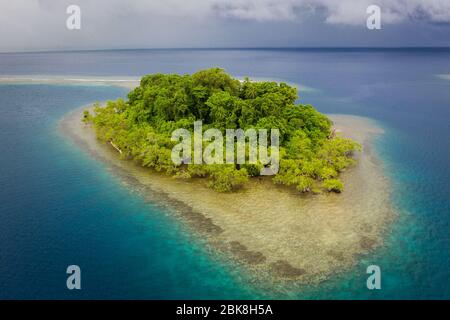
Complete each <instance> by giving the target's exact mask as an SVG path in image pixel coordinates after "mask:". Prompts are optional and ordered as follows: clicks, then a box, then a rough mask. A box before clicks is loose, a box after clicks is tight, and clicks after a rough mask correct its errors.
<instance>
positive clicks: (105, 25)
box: [0, 0, 450, 51]
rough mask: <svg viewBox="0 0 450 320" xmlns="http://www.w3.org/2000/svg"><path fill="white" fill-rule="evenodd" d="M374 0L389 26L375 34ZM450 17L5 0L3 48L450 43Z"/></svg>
mask: <svg viewBox="0 0 450 320" xmlns="http://www.w3.org/2000/svg"><path fill="white" fill-rule="evenodd" d="M373 2H375V3H376V4H377V5H379V6H380V7H381V10H382V24H383V28H384V29H383V32H379V33H370V34H368V33H365V32H367V30H365V19H366V18H367V14H366V8H367V6H368V5H370V4H372V3H373ZM71 4H77V5H79V6H80V7H81V11H82V30H80V31H68V30H67V29H66V28H65V20H66V18H67V14H66V8H67V6H68V5H71ZM449 23H450V0H397V1H393V0H377V1H373V0H340V1H338V0H316V1H312V0H209V1H208V0H127V1H123V0H14V1H11V0H0V51H6V50H34V49H75V48H77V49H78V48H79V49H91V48H112V47H114V48H126V47H141V48H142V47H221V46H222V47H224V46H320V45H332V46H339V45H343V46H345V45H409V44H413V45H421V44H422V43H423V44H424V45H449V44H450V42H449V36H448V31H449V25H448V24H449ZM417 24H419V25H418V26H417ZM439 24H444V25H442V26H436V25H439ZM445 24H447V25H445ZM385 26H390V27H389V28H387V29H386V28H385ZM418 27H420V28H421V32H419V33H417V32H415V33H414V32H411V30H412V29H414V28H418ZM385 30H388V31H385Z"/></svg>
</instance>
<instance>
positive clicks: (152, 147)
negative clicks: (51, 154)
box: [84, 68, 360, 192]
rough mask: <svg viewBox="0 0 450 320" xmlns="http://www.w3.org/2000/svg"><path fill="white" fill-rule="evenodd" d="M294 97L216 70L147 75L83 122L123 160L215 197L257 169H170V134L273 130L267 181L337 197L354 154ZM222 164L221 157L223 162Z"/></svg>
mask: <svg viewBox="0 0 450 320" xmlns="http://www.w3.org/2000/svg"><path fill="white" fill-rule="evenodd" d="M297 98H298V94H297V89H296V88H295V87H292V86H289V85H287V84H286V83H276V82H269V81H261V82H254V81H250V80H249V79H245V80H244V81H239V80H237V79H233V78H232V77H231V76H230V75H228V74H227V73H226V72H225V71H224V70H222V69H219V68H213V69H207V70H201V71H199V72H196V73H194V74H192V75H177V74H151V75H147V76H144V77H143V78H142V79H141V82H140V86H139V87H137V88H135V89H134V90H132V91H131V92H130V93H129V94H128V99H127V100H126V101H125V100H123V99H118V100H117V101H110V102H108V103H107V104H106V106H103V107H102V106H99V105H97V106H96V107H95V109H94V114H90V113H89V112H88V111H86V112H85V119H84V120H85V121H86V122H89V123H92V124H93V126H94V127H95V130H96V134H97V137H98V138H99V139H100V140H102V141H105V142H110V143H111V144H112V145H114V146H115V148H117V149H118V150H120V151H121V153H122V156H124V157H127V158H131V159H134V160H136V161H138V162H139V163H140V164H141V165H142V166H144V167H149V168H152V169H154V170H156V171H162V172H165V173H167V174H169V175H173V176H174V177H177V178H186V179H188V178H193V177H202V178H205V179H207V180H208V184H209V186H210V187H212V188H213V189H215V190H217V191H232V190H234V189H236V188H238V187H240V186H242V185H243V184H245V182H247V181H248V179H249V178H251V177H254V176H258V175H259V173H260V169H261V166H262V164H260V163H256V164H249V163H246V164H243V165H235V164H213V165H210V164H179V165H177V164H175V163H174V162H173V161H172V159H171V152H172V148H173V147H174V146H175V145H176V144H177V142H176V141H172V140H171V135H172V132H173V131H174V130H176V129H179V128H184V129H188V130H190V131H193V129H194V128H193V124H194V121H196V120H202V121H203V130H207V129H208V128H217V129H219V130H221V131H223V132H225V130H226V129H237V128H241V129H243V130H247V129H252V128H253V129H260V128H266V129H269V130H270V129H271V128H275V129H278V130H279V132H280V152H279V157H280V160H279V161H280V166H279V171H278V173H277V174H276V175H275V176H273V178H272V180H273V182H274V183H276V184H283V185H287V186H295V187H296V188H297V190H298V191H300V192H321V191H322V190H327V191H334V192H341V191H342V190H343V184H342V183H341V181H340V180H339V177H338V176H339V173H340V172H341V171H343V170H344V169H345V168H347V167H348V166H349V165H351V164H353V163H354V159H353V158H352V154H353V151H355V150H359V149H360V146H359V145H358V144H357V143H356V142H354V141H352V140H350V139H345V138H342V137H339V136H336V135H335V134H334V132H333V130H332V122H331V121H330V120H329V119H328V118H327V117H326V116H325V115H323V114H321V113H319V112H318V111H316V110H315V109H314V108H313V107H312V106H310V105H302V104H296V100H297ZM223 156H224V157H225V154H224V155H223Z"/></svg>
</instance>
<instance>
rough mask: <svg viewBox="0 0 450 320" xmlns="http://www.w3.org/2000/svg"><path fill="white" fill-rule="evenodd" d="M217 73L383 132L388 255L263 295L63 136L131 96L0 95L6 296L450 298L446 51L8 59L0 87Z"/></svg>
mask: <svg viewBox="0 0 450 320" xmlns="http://www.w3.org/2000/svg"><path fill="white" fill-rule="evenodd" d="M215 66H218V67H222V68H225V69H226V70H227V71H228V72H229V73H231V74H232V75H234V76H236V77H244V76H250V77H252V78H257V79H273V80H277V81H285V82H288V83H291V84H295V85H297V86H298V87H299V89H300V102H302V103H310V104H313V105H314V106H315V107H316V108H317V109H318V110H319V111H321V112H325V113H343V114H355V115H361V116H365V117H369V118H371V119H373V120H375V121H376V122H377V124H378V125H380V126H382V127H383V128H384V129H385V131H386V134H385V135H383V136H382V137H380V138H378V139H377V141H376V149H377V152H378V154H379V155H380V158H381V159H382V161H381V165H383V167H384V170H385V172H386V175H387V176H388V177H389V178H390V180H391V182H392V188H393V190H392V202H393V205H394V207H395V208H396V210H397V211H398V213H399V217H398V219H397V220H396V221H395V223H394V224H393V225H391V227H390V228H389V230H388V231H387V233H386V243H385V245H384V246H383V247H382V248H380V249H378V250H376V251H375V252H373V253H371V254H369V255H366V256H363V257H361V261H360V263H359V264H358V265H357V266H355V267H354V268H352V269H351V270H348V271H347V272H345V273H342V274H337V275H336V276H333V277H331V278H330V279H329V280H327V281H325V282H323V283H321V284H320V285H318V286H313V287H304V289H302V290H301V291H299V292H289V293H286V294H280V293H277V294H275V293H274V292H271V290H267V288H266V289H265V290H261V289H259V288H257V287H254V286H252V285H251V284H249V283H246V281H245V279H243V278H242V277H240V272H239V270H236V269H235V268H234V267H233V266H231V265H228V264H226V263H225V262H223V261H217V259H213V258H212V257H211V255H210V254H209V253H208V252H207V249H206V248H205V246H204V244H202V242H201V239H195V238H193V237H192V236H191V235H190V234H189V232H187V231H186V230H185V229H184V228H183V226H181V225H180V224H179V223H178V222H177V221H175V219H173V218H172V217H171V215H170V213H169V212H167V210H166V209H164V208H163V207H161V206H159V205H158V204H156V203H149V202H146V201H144V199H142V198H141V197H140V195H139V194H138V193H135V192H133V191H132V190H130V189H129V188H127V187H126V186H125V185H123V183H122V182H121V181H120V179H119V178H117V177H115V176H114V174H113V173H111V172H109V171H108V170H107V169H106V168H105V167H104V166H103V165H102V164H101V163H99V162H97V161H96V160H95V159H92V158H91V157H90V156H89V155H88V154H86V153H85V152H84V151H83V150H81V149H80V148H78V147H77V146H76V145H75V144H74V143H72V142H71V141H69V140H68V139H67V138H65V137H64V136H63V135H61V133H60V131H59V129H58V123H59V120H60V119H61V118H62V117H63V116H64V114H66V113H67V112H68V111H70V110H72V109H75V108H77V107H80V106H82V105H86V104H88V103H92V102H94V101H104V100H107V99H115V98H117V97H125V96H126V94H127V90H126V89H124V88H118V87H112V86H106V85H89V84H85V85H50V84H36V83H35V84H0V142H1V145H0V146H1V149H0V150H1V157H0V298H2V299H15V298H27V299H43V298H45V299H47V298H48V299H55V298H59V299H61V298H63V299H71V298H75V299H80V298H81V299H85V298H99V299H100V298H101V299H115V298H124V299H144V298H145V299H203V298H205V299H219V298H224V299H226V298H228V299H231V298H241V299H253V298H300V299H320V298H332V299H365V298H369V299H407V298H417V299H443V298H446V299H449V298H450V122H449V119H450V77H449V76H448V75H449V74H450V50H446V49H435V50H433V49H409V50H407V49H396V50H381V49H377V50H374V49H309V50H294V49H286V50H280V49H272V50H263V49H260V50H243V49H242V50H237V49H233V50H231V49H229V50H219V49H214V50H199V49H197V50H181V49H180V50H118V51H87V52H64V53H63V52H59V53H45V52H43V53H20V54H19V53H9V54H0V78H2V77H25V76H32V77H35V78H45V76H58V77H76V78H86V79H89V77H92V76H95V77H100V78H101V77H108V78H111V77H113V78H118V79H121V77H123V78H124V79H125V78H130V77H131V78H134V77H136V78H137V77H140V76H142V75H144V74H147V73H154V72H162V73H170V72H175V73H191V72H195V71H197V70H198V69H201V68H209V67H215ZM443 75H444V76H443ZM445 75H447V76H445ZM71 264H76V265H79V266H80V267H81V270H82V290H73V291H69V290H68V289H67V288H66V279H67V274H66V268H67V266H68V265H71ZM371 264H376V265H378V266H380V268H381V271H382V289H381V290H373V291H370V290H368V289H367V287H366V279H367V276H368V275H367V274H366V267H367V266H368V265H371ZM274 291H275V290H274Z"/></svg>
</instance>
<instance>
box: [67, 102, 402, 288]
mask: <svg viewBox="0 0 450 320" xmlns="http://www.w3.org/2000/svg"><path fill="white" fill-rule="evenodd" d="M86 108H87V107H86V106H85V107H81V108H78V109H76V110H74V111H71V112H70V113H68V114H66V116H65V117H64V118H63V119H61V121H60V123H59V128H60V131H61V132H62V134H63V135H65V136H66V137H68V138H69V139H70V140H72V141H73V142H75V143H76V144H77V145H78V146H79V147H80V148H81V149H82V150H85V151H88V152H89V154H90V155H91V156H93V157H94V158H95V159H96V160H98V161H100V162H102V163H104V164H106V166H107V167H108V168H109V169H110V171H111V172H112V173H113V174H115V175H117V176H118V177H119V178H120V179H121V180H122V181H124V182H125V183H126V184H127V185H128V186H129V187H131V188H133V189H134V190H138V191H139V193H140V194H141V195H142V196H143V197H144V199H146V200H147V201H150V202H152V203H157V204H163V205H164V206H165V207H167V208H168V209H169V211H171V213H172V214H174V216H176V218H177V220H180V221H181V222H182V223H183V224H186V225H187V227H188V229H190V230H191V231H192V232H193V233H195V234H196V235H197V238H199V239H202V240H206V241H205V242H206V244H207V245H208V246H210V248H211V249H212V251H215V253H217V252H219V253H221V254H222V257H225V260H227V261H230V262H233V263H236V264H237V265H240V266H244V269H245V270H247V271H249V272H248V275H249V276H250V278H252V279H251V281H257V282H261V281H262V282H264V283H266V284H267V283H269V282H270V283H277V284H280V283H282V284H293V283H294V284H302V285H303V284H318V283H320V282H322V281H324V280H326V279H328V278H329V277H330V276H331V275H333V274H336V273H341V272H344V271H347V270H349V269H350V268H351V267H352V266H354V265H355V264H356V263H357V262H358V260H359V258H360V257H361V256H364V255H367V254H368V253H370V252H373V251H374V250H375V249H376V248H379V247H381V246H382V245H383V237H384V236H385V235H386V233H387V230H388V228H389V226H390V224H391V222H392V221H393V219H394V217H395V215H396V214H395V212H394V211H393V209H392V206H391V204H390V201H389V198H390V197H389V190H390V188H389V181H388V179H387V178H386V177H384V175H382V172H381V168H380V159H378V158H377V157H376V154H375V152H374V150H373V147H372V142H373V139H374V137H375V136H378V135H380V134H383V131H382V129H381V128H379V127H377V126H375V125H374V124H373V123H372V121H370V120H368V119H366V118H362V117H358V116H348V115H332V119H333V121H334V122H335V123H336V124H337V127H338V129H339V130H340V131H342V132H343V134H344V136H346V137H349V138H352V139H355V140H357V141H359V142H360V143H361V144H362V145H363V148H364V151H363V152H362V153H361V154H360V155H359V156H358V164H357V165H356V166H355V167H353V168H350V169H348V172H344V173H343V174H342V178H343V181H344V183H345V185H346V189H348V190H344V192H343V193H342V194H340V195H336V194H321V195H306V196H305V195H302V194H300V193H298V192H297V191H295V190H292V189H291V188H289V187H285V186H276V185H274V184H273V183H272V182H271V181H270V180H269V179H267V178H262V179H258V178H256V179H251V181H250V183H249V184H248V185H247V186H246V187H244V188H243V190H240V191H238V192H235V193H227V194H221V193H217V192H216V191H213V190H211V189H209V188H207V187H206V184H205V182H204V181H203V180H202V179H193V180H190V181H186V180H180V179H174V178H172V177H169V176H167V175H165V174H161V173H156V172H151V170H149V169H145V168H142V167H141V166H139V165H138V164H136V163H134V162H133V161H130V160H124V159H121V158H120V157H119V153H118V152H117V150H115V149H114V148H113V147H112V146H110V145H107V144H104V143H101V142H99V141H98V140H97V139H96V138H95V132H94V130H93V128H92V127H90V125H87V124H84V123H82V121H81V119H82V112H83V110H85V109H86ZM355 126H356V127H357V128H356V130H354V129H352V127H353V128H354V127H355ZM358 128H359V129H360V131H358ZM361 128H364V129H363V130H361ZM361 131H362V132H361ZM365 167H366V168H365ZM358 168H359V169H358ZM364 168H365V169H364ZM358 184H359V186H358ZM361 186H364V187H367V190H370V192H369V193H370V194H373V192H374V191H375V192H376V193H377V196H376V197H375V198H373V199H375V201H373V200H372V201H366V200H365V199H363V198H364V197H370V196H369V195H368V194H365V193H364V192H362V193H361V189H362V188H360V187H361ZM358 189H360V190H359V191H358ZM192 190H196V192H195V193H193V192H192ZM355 192H359V194H358V195H356V197H351V196H350V197H349V195H351V194H352V193H355ZM246 197H249V201H250V204H247V205H245V204H244V203H243V201H245V198H246ZM277 197H278V198H280V197H281V198H282V199H277ZM358 197H359V199H358ZM274 201H275V203H273V202H274ZM345 201H350V202H352V203H351V204H350V205H349V204H348V203H347V204H346V203H345ZM367 202H371V204H370V205H369V206H367V205H364V204H365V203H367ZM261 203H262V205H261ZM264 203H265V205H264ZM281 203H283V204H282V205H281ZM240 204H242V206H241V205H240ZM252 205H253V207H252ZM280 205H281V207H282V208H283V210H285V211H284V212H282V218H281V222H280V221H278V222H277V223H275V222H274V221H277V219H276V218H277V217H276V213H279V210H280ZM252 208H253V210H252ZM236 211H238V212H236ZM358 211H359V214H358ZM258 212H259V214H261V217H258ZM333 212H334V215H333ZM314 215H317V216H316V217H315V216H314ZM246 217H247V218H248V220H246ZM295 218H298V219H297V220H298V221H295V220H294V219H295ZM302 219H303V223H302V222H301V221H302ZM249 222H250V223H249ZM347 223H348V226H346V224H347ZM247 224H248V225H247ZM271 224H275V226H276V227H273V228H272V227H271V226H270V225H271ZM246 225H247V227H248V228H249V230H252V231H251V232H248V230H246ZM293 225H294V226H293ZM302 225H303V226H302ZM258 227H259V228H260V229H261V230H257V229H258ZM295 227H297V228H295ZM283 229H285V230H283ZM301 233H306V234H307V235H306V236H305V235H301ZM305 240H307V242H308V244H306V245H305V244H302V242H305ZM308 245H310V246H311V247H309V248H308Z"/></svg>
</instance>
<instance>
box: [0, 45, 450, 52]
mask: <svg viewBox="0 0 450 320" xmlns="http://www.w3.org/2000/svg"><path fill="white" fill-rule="evenodd" d="M164 50H205V51H206V50H211V51H214V50H298V51H302V50H303V51H314V50H341V51H346V50H356V51H358V50H361V51H364V50H371V51H377V50H378V51H396V50H398V51H405V50H411V51H414V50H444V51H447V50H449V51H450V46H398V47H397V46H388V47H384V46H383V47H370V46H342V47H336V46H329V47H327V46H323V47H320V46H311V47H172V48H170V47H167V48H164V47H161V48H99V49H43V50H23V51H0V54H22V53H23V54H26V53H70V52H97V51H98V52H104V51H164Z"/></svg>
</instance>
